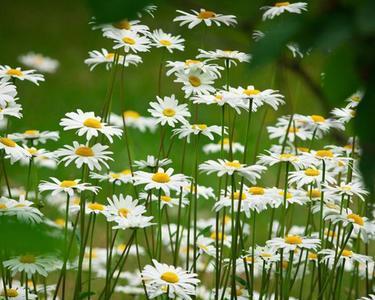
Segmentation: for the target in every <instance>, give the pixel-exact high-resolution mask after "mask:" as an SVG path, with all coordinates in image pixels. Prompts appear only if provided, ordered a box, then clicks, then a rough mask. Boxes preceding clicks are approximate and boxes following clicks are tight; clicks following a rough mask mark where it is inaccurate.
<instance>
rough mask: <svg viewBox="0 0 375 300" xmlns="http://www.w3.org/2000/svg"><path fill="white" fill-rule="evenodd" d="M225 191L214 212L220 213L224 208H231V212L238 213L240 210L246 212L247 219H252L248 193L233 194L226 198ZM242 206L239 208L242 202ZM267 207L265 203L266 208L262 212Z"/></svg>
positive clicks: (216, 203)
mask: <svg viewBox="0 0 375 300" xmlns="http://www.w3.org/2000/svg"><path fill="white" fill-rule="evenodd" d="M224 194H225V191H222V197H221V198H220V200H219V201H216V202H215V205H214V210H215V211H220V210H222V209H223V208H226V207H229V208H230V211H235V212H238V209H239V211H240V212H244V213H245V215H246V217H250V211H251V208H250V206H249V201H248V199H247V193H246V192H243V193H242V194H241V193H240V192H231V193H229V194H228V195H227V196H224ZM240 200H241V205H240V207H239V204H240V202H239V201H240ZM265 206H266V203H264V208H263V209H261V210H264V209H265Z"/></svg>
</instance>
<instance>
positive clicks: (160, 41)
mask: <svg viewBox="0 0 375 300" xmlns="http://www.w3.org/2000/svg"><path fill="white" fill-rule="evenodd" d="M150 38H151V41H152V42H151V46H154V47H156V48H165V49H167V50H168V51H169V52H170V53H172V52H173V49H176V50H180V51H184V48H185V47H184V45H183V43H184V41H185V40H184V39H183V38H181V36H180V35H178V36H173V35H171V34H170V33H165V32H163V30H161V29H157V30H154V31H153V32H152V34H150Z"/></svg>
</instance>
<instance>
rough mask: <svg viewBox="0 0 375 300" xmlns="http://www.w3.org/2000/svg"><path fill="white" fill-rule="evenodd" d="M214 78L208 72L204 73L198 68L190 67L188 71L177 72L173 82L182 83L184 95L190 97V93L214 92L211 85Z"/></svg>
mask: <svg viewBox="0 0 375 300" xmlns="http://www.w3.org/2000/svg"><path fill="white" fill-rule="evenodd" d="M215 79H216V78H215V77H213V76H212V75H211V74H210V73H204V72H202V71H201V70H199V69H192V70H190V71H189V72H188V73H185V72H177V73H176V79H175V80H174V82H180V83H182V84H183V87H182V90H183V91H184V92H185V95H186V97H190V95H207V94H209V93H214V92H215V88H214V87H213V86H212V85H213V84H214V80H215Z"/></svg>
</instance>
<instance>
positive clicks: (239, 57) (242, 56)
mask: <svg viewBox="0 0 375 300" xmlns="http://www.w3.org/2000/svg"><path fill="white" fill-rule="evenodd" d="M198 51H199V54H198V55H197V58H204V59H205V60H206V61H211V60H224V61H227V62H228V67H231V66H232V64H233V65H235V66H236V65H237V62H240V63H242V62H250V59H251V55H250V54H246V53H243V52H240V51H237V50H220V49H217V50H214V51H206V50H203V49H198Z"/></svg>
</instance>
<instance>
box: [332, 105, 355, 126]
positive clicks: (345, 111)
mask: <svg viewBox="0 0 375 300" xmlns="http://www.w3.org/2000/svg"><path fill="white" fill-rule="evenodd" d="M331 115H332V116H333V117H334V118H335V119H337V121H339V122H341V123H344V124H345V123H348V122H349V121H350V120H352V119H353V118H354V117H355V115H356V111H355V110H354V109H352V108H349V107H344V108H334V109H333V110H332V111H331Z"/></svg>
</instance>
